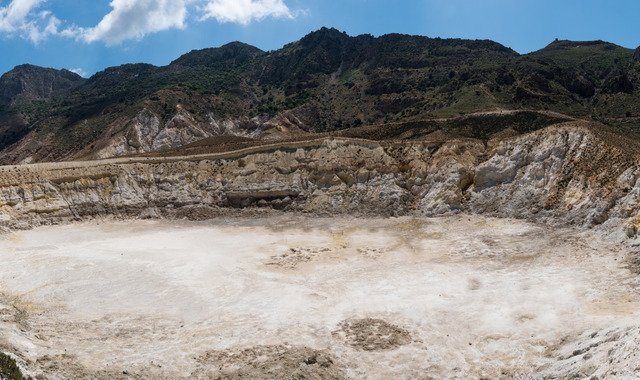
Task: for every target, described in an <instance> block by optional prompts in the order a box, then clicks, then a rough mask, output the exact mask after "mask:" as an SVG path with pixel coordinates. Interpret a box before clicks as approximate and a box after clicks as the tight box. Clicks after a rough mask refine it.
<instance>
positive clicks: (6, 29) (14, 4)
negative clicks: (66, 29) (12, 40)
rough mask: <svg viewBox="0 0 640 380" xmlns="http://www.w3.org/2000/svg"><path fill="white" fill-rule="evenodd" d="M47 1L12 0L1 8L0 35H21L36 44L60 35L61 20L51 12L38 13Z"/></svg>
mask: <svg viewBox="0 0 640 380" xmlns="http://www.w3.org/2000/svg"><path fill="white" fill-rule="evenodd" d="M45 1H46V0H12V1H11V3H9V5H7V6H5V7H0V33H2V34H6V35H19V36H20V37H23V38H27V39H30V40H31V41H33V42H34V43H38V42H40V41H42V40H44V39H45V38H47V37H49V36H51V35H55V34H58V26H59V25H60V20H58V19H57V18H56V17H55V16H54V15H53V14H51V12H47V11H40V12H38V11H37V9H38V8H39V7H40V6H41V5H42V4H43V3H44V2H45Z"/></svg>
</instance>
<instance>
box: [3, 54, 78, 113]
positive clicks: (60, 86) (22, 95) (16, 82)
mask: <svg viewBox="0 0 640 380" xmlns="http://www.w3.org/2000/svg"><path fill="white" fill-rule="evenodd" d="M83 81H84V78H82V77H81V76H80V75H78V74H76V73H73V72H71V71H69V70H65V69H62V70H57V69H51V68H45V67H40V66H35V65H30V64H24V65H18V66H16V67H14V68H13V70H11V71H9V72H7V73H5V74H4V75H2V77H0V106H6V105H9V104H13V103H17V102H23V101H33V100H46V99H49V98H51V96H52V95H54V94H55V93H56V92H58V91H62V90H66V89H68V88H71V87H73V86H75V85H77V84H79V83H82V82H83Z"/></svg>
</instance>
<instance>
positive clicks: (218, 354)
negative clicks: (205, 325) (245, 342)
mask: <svg viewBox="0 0 640 380" xmlns="http://www.w3.org/2000/svg"><path fill="white" fill-rule="evenodd" d="M198 362H199V368H198V369H197V370H196V371H195V372H194V373H193V374H192V376H193V377H195V378H211V379H317V380H320V379H322V380H324V379H327V380H338V379H346V376H345V375H344V373H343V371H342V369H341V367H340V366H339V365H338V364H337V360H336V358H335V357H334V356H333V355H332V354H331V353H329V352H327V351H322V350H315V349H312V348H309V347H298V346H289V345H275V346H256V347H250V348H245V349H239V350H238V349H230V350H224V351H209V352H207V353H205V354H204V355H202V356H200V357H199V358H198Z"/></svg>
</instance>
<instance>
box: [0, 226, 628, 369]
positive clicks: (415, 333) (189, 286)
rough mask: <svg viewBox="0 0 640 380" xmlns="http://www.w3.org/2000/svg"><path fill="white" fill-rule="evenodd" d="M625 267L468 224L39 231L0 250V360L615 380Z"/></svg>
mask: <svg viewBox="0 0 640 380" xmlns="http://www.w3.org/2000/svg"><path fill="white" fill-rule="evenodd" d="M626 255H627V252H626V251H625V249H624V248H623V247H622V246H620V245H616V244H614V243H610V242H606V241H602V240H599V239H598V238H596V237H595V236H593V235H592V234H591V233H590V232H580V231H577V230H571V229H560V230H554V229H551V228H547V227H539V226H535V225H531V224H527V223H525V222H521V221H515V220H509V219H491V218H483V217H478V216H455V217H446V218H434V219H413V218H398V219H365V220H363V219H348V218H327V219H317V218H304V217H300V216H283V217H280V218H270V219H258V220H256V219H254V220H250V219H228V220H222V219H220V220H214V221H211V222H206V223H191V222H168V221H135V222H102V223H99V222H94V223H84V224H77V225H68V226H61V227H43V228H38V229H35V230H31V231H20V232H13V233H10V234H8V235H3V236H2V237H0V262H2V265H1V266H0V304H2V307H0V317H1V319H0V351H4V352H7V351H8V352H10V353H13V354H15V355H17V356H18V358H19V361H20V363H21V364H23V365H24V366H25V367H26V368H28V369H29V371H30V372H31V373H32V374H33V375H38V374H41V375H45V376H46V377H48V378H49V377H50V378H56V377H58V378H77V377H93V378H105V379H106V378H110V379H111V378H149V377H152V378H186V377H190V376H192V377H217V376H222V377H228V378H243V377H244V378H250V377H253V378H255V377H262V378H265V377H266V378H269V377H271V378H278V377H281V376H282V375H283V374H292V373H294V374H297V375H299V376H306V377H311V378H313V377H316V378H342V377H347V378H348V377H352V378H374V379H375V378H380V379H386V378H424V377H427V378H429V377H431V378H443V377H448V378H479V377H489V378H500V377H506V378H510V377H516V378H542V377H549V378H553V377H560V378H561V377H563V376H571V375H574V374H579V375H580V376H581V377H590V376H592V375H597V376H599V378H625V377H629V376H633V375H634V374H637V372H636V371H638V370H639V368H640V364H639V363H638V355H640V348H638V346H637V340H638V329H639V328H640V323H638V320H640V319H638V317H639V316H640V292H639V291H638V277H637V276H638V275H637V274H635V273H633V272H632V271H630V270H629V269H628V268H627V265H628V263H629V261H628V260H626ZM594 334H595V335H594ZM598 342H600V343H598ZM595 343H598V344H595ZM611 355H615V358H612V357H611Z"/></svg>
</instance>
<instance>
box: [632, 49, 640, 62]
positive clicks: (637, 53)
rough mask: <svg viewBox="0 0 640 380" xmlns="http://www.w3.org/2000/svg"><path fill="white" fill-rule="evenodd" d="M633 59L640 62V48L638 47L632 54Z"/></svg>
mask: <svg viewBox="0 0 640 380" xmlns="http://www.w3.org/2000/svg"><path fill="white" fill-rule="evenodd" d="M633 59H634V60H635V61H640V46H638V48H637V49H636V51H635V53H633Z"/></svg>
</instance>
